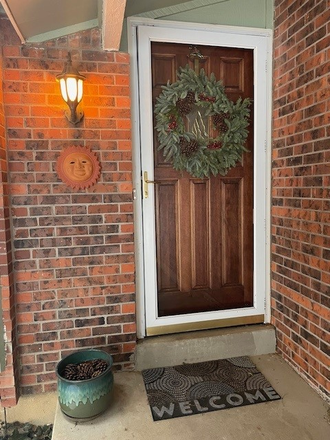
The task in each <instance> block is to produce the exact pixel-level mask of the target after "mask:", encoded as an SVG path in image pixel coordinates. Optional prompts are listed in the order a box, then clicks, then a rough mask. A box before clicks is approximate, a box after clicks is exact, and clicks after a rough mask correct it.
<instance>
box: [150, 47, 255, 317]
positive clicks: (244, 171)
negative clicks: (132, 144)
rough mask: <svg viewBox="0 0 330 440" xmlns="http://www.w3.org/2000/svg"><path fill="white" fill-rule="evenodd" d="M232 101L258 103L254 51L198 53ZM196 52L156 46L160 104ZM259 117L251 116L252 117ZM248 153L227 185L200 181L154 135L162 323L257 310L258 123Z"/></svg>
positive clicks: (209, 49)
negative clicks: (165, 88)
mask: <svg viewBox="0 0 330 440" xmlns="http://www.w3.org/2000/svg"><path fill="white" fill-rule="evenodd" d="M198 49H199V51H200V52H201V54H202V55H203V56H204V57H205V62H203V65H201V67H202V68H204V70H205V72H206V74H207V75H210V74H211V73H212V72H213V73H214V74H215V77H216V79H217V80H221V81H222V82H223V84H224V86H225V89H226V93H227V95H228V97H229V98H230V99H231V100H233V101H236V100H237V99H238V98H239V97H242V98H246V97H250V98H253V50H250V49H239V48H234V49H233V48H228V47H227V48H225V47H214V46H198ZM190 52H191V49H190V48H189V45H187V44H176V43H160V42H152V43H151V68H152V90H153V102H155V99H156V97H157V96H158V95H159V93H160V92H161V86H162V85H164V84H166V83H167V82H168V81H170V82H171V83H172V82H174V81H176V74H177V71H178V69H179V67H180V66H182V67H184V66H186V65H187V64H190V65H191V67H193V64H192V61H190V60H189V58H188V55H189V53H190ZM252 114H253V111H252V109H251V115H252ZM249 133H250V134H249V138H248V142H247V148H248V150H249V152H248V153H245V154H244V156H243V162H242V163H240V164H238V165H237V166H236V167H235V168H233V169H231V170H230V171H229V172H228V174H227V175H226V176H225V177H222V176H217V177H210V178H208V179H196V178H193V177H192V176H191V175H189V174H188V173H186V172H183V173H182V172H177V171H175V170H174V169H173V168H172V166H171V164H170V163H167V162H165V161H164V157H163V154H162V152H161V151H158V148H157V146H158V145H157V135H156V131H155V133H154V180H155V182H156V183H155V184H154V185H155V189H154V191H155V223H156V254H157V263H156V266H157V295H158V300H157V303H158V311H157V312H158V316H161V317H162V316H171V315H182V314H189V313H200V312H209V311H215V310H227V309H239V308H246V307H251V306H253V120H252V118H251V122H250V126H249Z"/></svg>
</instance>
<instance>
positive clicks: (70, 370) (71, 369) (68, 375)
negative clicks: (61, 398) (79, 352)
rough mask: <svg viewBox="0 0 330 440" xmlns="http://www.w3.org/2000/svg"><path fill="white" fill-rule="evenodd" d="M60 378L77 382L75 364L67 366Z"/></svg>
mask: <svg viewBox="0 0 330 440" xmlns="http://www.w3.org/2000/svg"><path fill="white" fill-rule="evenodd" d="M62 376H63V377H64V379H68V380H78V376H79V371H78V366H77V365H76V364H68V365H66V367H65V368H64V370H63V373H62Z"/></svg>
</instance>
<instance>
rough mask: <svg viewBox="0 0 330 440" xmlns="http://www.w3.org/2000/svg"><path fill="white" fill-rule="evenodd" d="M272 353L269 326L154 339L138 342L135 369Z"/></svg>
mask: <svg viewBox="0 0 330 440" xmlns="http://www.w3.org/2000/svg"><path fill="white" fill-rule="evenodd" d="M275 350H276V341H275V329H274V327H273V326H272V325H269V324H267V325H264V324H263V325H250V326H242V327H232V328H225V329H223V328H222V329H216V330H205V331H197V332H191V333H180V334H176V335H166V336H155V337H150V338H146V339H142V340H140V341H139V342H138V344H137V348H136V352H135V369H136V370H137V371H142V370H144V369H147V368H156V367H169V366H174V365H180V364H183V363H194V362H203V361H210V360H214V359H225V358H230V357H237V356H257V355H261V354H269V353H275Z"/></svg>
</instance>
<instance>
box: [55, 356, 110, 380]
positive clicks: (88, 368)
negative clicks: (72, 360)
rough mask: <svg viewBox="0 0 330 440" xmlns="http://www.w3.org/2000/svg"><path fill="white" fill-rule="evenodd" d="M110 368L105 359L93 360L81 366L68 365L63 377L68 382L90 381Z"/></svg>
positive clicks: (80, 364)
mask: <svg viewBox="0 0 330 440" xmlns="http://www.w3.org/2000/svg"><path fill="white" fill-rule="evenodd" d="M107 368H108V363H107V362H106V361H105V360H103V359H92V360H89V361H84V362H81V363H79V364H68V365H66V367H65V368H64V370H63V373H62V376H63V377H64V379H68V380H88V379H91V378H92V377H97V376H99V375H100V374H102V373H103V372H104V371H105V370H106V369H107Z"/></svg>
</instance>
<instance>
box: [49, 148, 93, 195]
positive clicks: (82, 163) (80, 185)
mask: <svg viewBox="0 0 330 440" xmlns="http://www.w3.org/2000/svg"><path fill="white" fill-rule="evenodd" d="M56 170H57V174H58V176H59V178H60V179H61V180H62V182H64V183H66V184H67V185H68V186H70V187H71V188H74V189H85V188H89V187H90V186H92V185H94V184H95V183H96V181H97V179H98V178H99V176H100V171H101V167H100V164H99V161H98V158H97V156H96V154H95V153H93V152H92V151H91V150H89V149H88V148H87V147H76V146H72V147H68V148H66V149H65V150H64V151H62V153H61V154H60V156H59V158H58V159H57V165H56Z"/></svg>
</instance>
